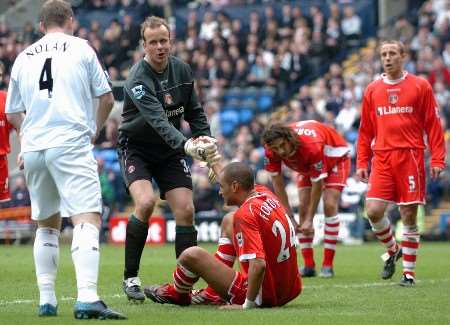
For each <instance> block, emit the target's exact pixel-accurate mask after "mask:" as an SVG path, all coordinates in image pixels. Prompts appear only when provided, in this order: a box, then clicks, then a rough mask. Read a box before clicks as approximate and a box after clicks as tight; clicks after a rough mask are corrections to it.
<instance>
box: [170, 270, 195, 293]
mask: <svg viewBox="0 0 450 325" xmlns="http://www.w3.org/2000/svg"><path fill="white" fill-rule="evenodd" d="M197 281H198V275H197V274H195V273H193V272H191V271H189V270H188V269H187V268H185V267H184V266H183V265H181V264H179V263H178V265H177V268H176V269H175V271H174V272H173V284H174V287H175V290H176V291H177V292H178V293H181V294H186V293H190V292H191V290H192V287H193V286H194V284H195V282H197Z"/></svg>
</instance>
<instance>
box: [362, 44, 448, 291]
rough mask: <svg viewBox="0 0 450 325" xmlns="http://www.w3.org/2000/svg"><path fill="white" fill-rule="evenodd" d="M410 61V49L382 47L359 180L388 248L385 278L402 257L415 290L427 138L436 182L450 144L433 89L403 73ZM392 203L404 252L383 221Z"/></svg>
mask: <svg viewBox="0 0 450 325" xmlns="http://www.w3.org/2000/svg"><path fill="white" fill-rule="evenodd" d="M405 56H406V53H405V47H404V45H403V44H402V43H401V42H399V41H395V40H388V41H384V42H382V43H381V45H380V58H381V63H382V65H383V69H384V73H383V74H381V76H380V77H379V78H378V79H377V80H375V81H373V82H372V83H370V84H369V85H368V86H367V88H366V91H365V93H364V98H363V103H362V110H361V124H360V127H359V136H358V144H357V175H358V176H359V178H360V179H362V180H363V181H368V183H369V186H368V192H367V197H366V210H367V215H368V217H369V220H370V224H371V226H372V229H373V231H374V233H375V235H376V236H377V238H378V239H379V240H380V241H381V242H382V243H383V244H384V245H385V247H386V249H387V253H386V255H385V258H384V262H385V263H384V266H383V270H382V273H381V277H382V278H383V279H390V278H391V277H392V275H393V274H394V272H395V262H396V261H397V260H398V259H399V258H400V257H402V255H403V277H402V279H401V281H400V285H402V286H413V285H414V284H415V267H416V257H417V252H418V248H419V239H420V235H419V232H418V229H417V220H416V216H417V206H418V204H424V203H425V186H426V184H425V166H424V150H425V148H426V146H425V141H424V139H425V138H426V139H427V142H428V148H429V149H430V153H431V162H430V175H431V178H432V179H437V178H438V177H439V174H440V173H441V171H442V170H443V169H444V167H445V162H444V158H445V143H444V133H443V129H442V126H441V121H440V119H439V109H438V107H437V103H436V101H435V99H434V95H433V91H432V88H431V85H430V84H429V83H428V81H427V80H425V79H423V78H421V77H417V76H415V75H413V74H411V73H409V72H407V71H404V70H403V60H404V59H405ZM371 157H372V162H371V169H370V176H369V161H370V159H371ZM389 203H396V204H397V205H399V207H400V215H401V219H402V221H403V236H402V242H401V248H400V246H399V245H398V244H397V243H396V241H395V239H394V238H393V236H392V229H391V224H390V222H389V219H387V218H386V217H385V216H384V212H385V210H386V208H387V207H388V204H389Z"/></svg>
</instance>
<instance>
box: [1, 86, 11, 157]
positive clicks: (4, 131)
mask: <svg viewBox="0 0 450 325" xmlns="http://www.w3.org/2000/svg"><path fill="white" fill-rule="evenodd" d="M5 104H6V92H5V91H1V90H0V155H7V154H8V153H9V151H10V147H9V130H10V129H11V128H12V126H11V124H9V123H8V120H7V119H6V114H5Z"/></svg>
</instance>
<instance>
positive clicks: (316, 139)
mask: <svg viewBox="0 0 450 325" xmlns="http://www.w3.org/2000/svg"><path fill="white" fill-rule="evenodd" d="M262 142H263V143H264V146H265V152H266V158H267V159H266V167H265V168H266V170H267V171H269V172H270V173H271V174H272V183H273V186H274V189H275V194H276V195H277V196H278V197H279V198H280V200H281V202H282V203H283V205H284V207H285V208H286V209H287V211H288V213H289V215H290V216H291V218H293V217H292V216H293V212H292V210H291V208H290V206H289V201H288V197H287V194H286V190H285V183H284V179H283V175H282V174H281V166H282V164H283V163H284V164H285V165H286V166H287V167H289V168H290V169H292V170H294V171H296V172H298V173H299V178H298V182H297V186H298V189H299V191H298V192H299V199H300V200H299V201H300V210H299V214H300V226H299V231H300V233H299V239H300V249H301V252H302V255H303V260H304V267H303V268H302V269H301V273H302V276H305V277H311V276H315V275H316V270H315V262H314V253H313V248H312V243H313V239H314V228H313V219H314V215H315V214H316V210H317V206H318V204H319V201H320V198H321V196H322V192H323V203H324V214H325V239H324V259H323V262H322V270H321V272H320V276H321V277H325V278H331V277H333V276H334V270H333V260H334V255H335V251H336V243H337V239H338V234H339V218H338V215H337V213H338V206H339V199H340V195H341V192H342V189H343V188H344V186H345V184H346V181H347V178H348V175H349V173H350V158H349V156H348V153H349V151H350V148H349V147H348V145H347V142H346V141H345V140H344V138H343V137H342V136H341V135H339V133H338V132H337V131H336V130H335V129H333V128H331V127H329V126H327V125H325V124H322V123H319V122H317V121H302V122H297V123H294V124H291V125H289V126H285V125H282V124H273V125H271V126H269V127H268V128H267V129H266V130H265V131H264V132H263V134H262Z"/></svg>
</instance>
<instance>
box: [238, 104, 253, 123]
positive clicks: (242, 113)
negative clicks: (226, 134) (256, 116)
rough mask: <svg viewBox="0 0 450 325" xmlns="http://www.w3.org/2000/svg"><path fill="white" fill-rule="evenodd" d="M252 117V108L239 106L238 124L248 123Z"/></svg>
mask: <svg viewBox="0 0 450 325" xmlns="http://www.w3.org/2000/svg"><path fill="white" fill-rule="evenodd" d="M252 119H253V110H251V109H248V108H241V109H240V110H239V124H241V125H244V124H249V123H250V122H251V120H252Z"/></svg>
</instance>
